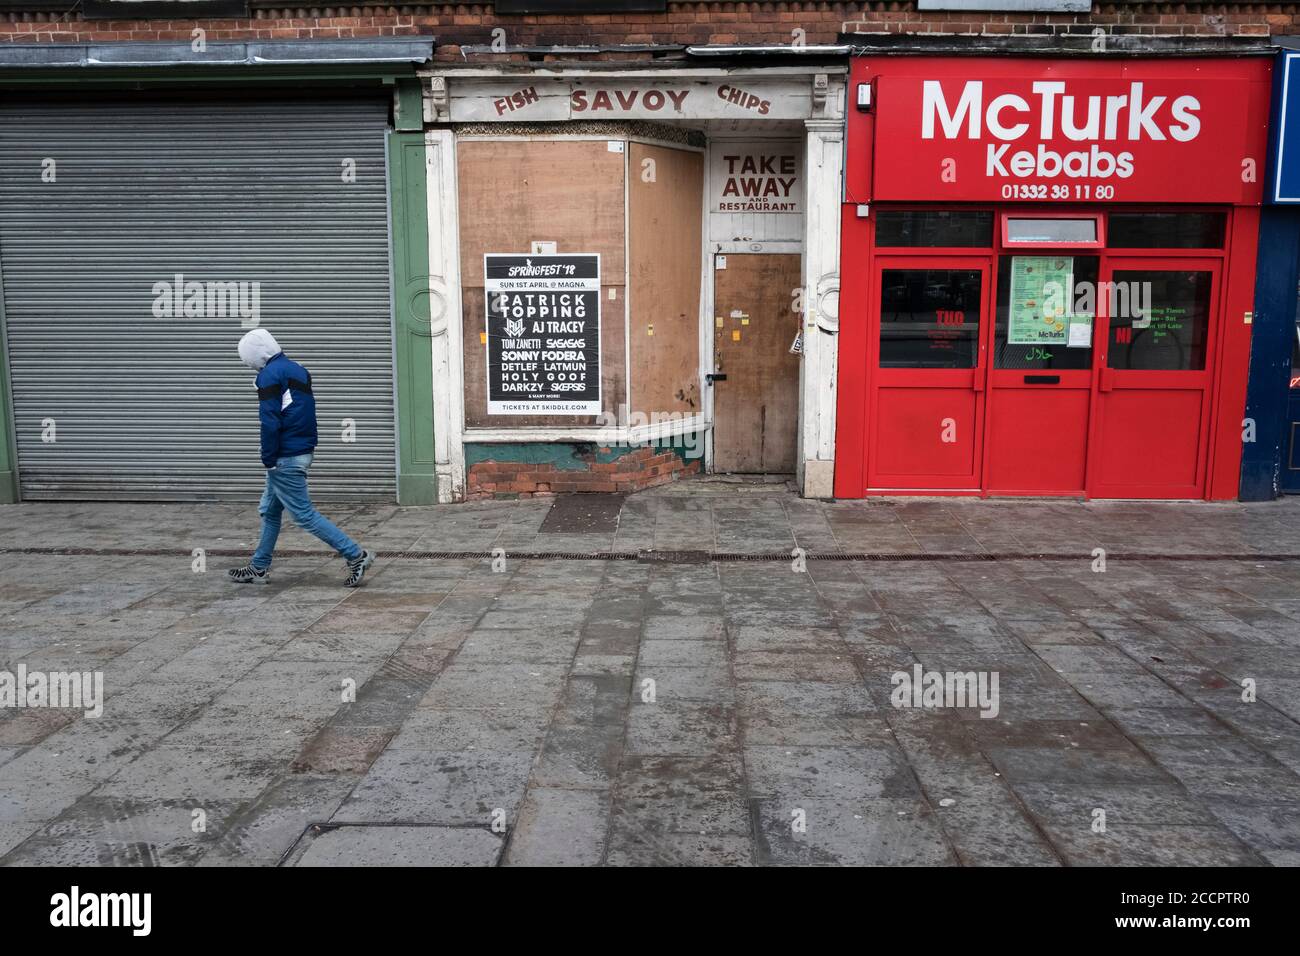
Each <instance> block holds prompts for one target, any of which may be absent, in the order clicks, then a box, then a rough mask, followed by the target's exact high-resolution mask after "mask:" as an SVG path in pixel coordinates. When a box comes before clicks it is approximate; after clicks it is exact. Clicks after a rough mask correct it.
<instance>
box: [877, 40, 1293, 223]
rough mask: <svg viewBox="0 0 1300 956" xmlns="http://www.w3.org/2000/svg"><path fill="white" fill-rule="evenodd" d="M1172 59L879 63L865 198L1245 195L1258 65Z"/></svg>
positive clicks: (1262, 89)
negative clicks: (888, 66)
mask: <svg viewBox="0 0 1300 956" xmlns="http://www.w3.org/2000/svg"><path fill="white" fill-rule="evenodd" d="M927 62H928V63H930V64H932V66H931V68H930V69H929V70H926V69H924V68H923V67H924V65H925V63H927ZM954 65H955V66H956V68H954ZM1180 67H1181V68H1180V69H1179V70H1177V71H1175V70H1172V69H1170V64H1168V63H1161V64H1151V63H1146V64H1141V63H1138V64H1126V65H1120V64H1116V63H1114V62H1111V63H1097V64H1069V65H1068V66H1054V65H1052V64H1043V63H1034V62H1032V61H1025V62H1020V63H1017V62H1014V61H1012V62H1007V61H988V60H979V61H972V60H966V61H951V60H950V61H933V60H931V61H921V64H920V66H918V67H914V68H912V69H909V70H907V71H906V72H905V73H904V74H900V73H895V72H891V71H885V70H882V71H881V75H880V76H879V77H877V79H876V89H875V96H874V100H875V103H876V106H875V117H876V121H875V154H874V160H875V161H874V180H873V195H874V198H876V199H931V200H932V199H953V200H970V201H981V202H984V201H991V200H998V201H1002V200H1013V201H1018V200H1029V201H1033V200H1046V201H1054V202H1085V203H1086V202H1091V201H1114V202H1229V203H1257V202H1259V201H1260V198H1261V195H1262V193H1261V186H1260V180H1261V178H1262V173H1263V169H1262V165H1263V162H1264V150H1265V124H1266V117H1267V113H1266V103H1267V97H1268V73H1267V69H1268V67H1267V64H1266V63H1259V62H1251V61H1245V62H1241V61H1238V62H1235V63H1225V62H1222V61H1220V62H1218V63H1215V62H1208V63H1205V64H1204V65H1201V66H1197V65H1196V64H1195V63H1191V64H1189V63H1188V62H1187V61H1184V62H1183V63H1182V64H1180ZM1220 70H1221V71H1223V72H1225V73H1226V75H1215V74H1216V72H1217V71H1220ZM864 72H865V71H864ZM862 81H864V80H859V81H858V82H862Z"/></svg>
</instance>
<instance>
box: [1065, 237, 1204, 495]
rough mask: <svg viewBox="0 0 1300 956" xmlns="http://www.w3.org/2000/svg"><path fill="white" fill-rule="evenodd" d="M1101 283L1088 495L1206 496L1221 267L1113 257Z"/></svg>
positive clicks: (1186, 261) (1185, 260) (1184, 260)
mask: <svg viewBox="0 0 1300 956" xmlns="http://www.w3.org/2000/svg"><path fill="white" fill-rule="evenodd" d="M1101 278H1102V286H1101V288H1102V289H1104V290H1105V291H1106V295H1100V294H1099V295H1098V296H1097V298H1098V299H1099V300H1100V301H1099V302H1098V306H1099V308H1098V313H1099V314H1100V316H1101V323H1100V327H1099V328H1098V329H1097V336H1098V341H1099V342H1104V343H1105V345H1104V346H1103V347H1102V348H1101V349H1099V350H1096V351H1098V355H1097V365H1098V370H1099V372H1100V376H1099V379H1098V387H1097V397H1096V411H1095V414H1094V416H1093V431H1092V436H1091V438H1090V440H1089V443H1088V459H1089V460H1088V495H1089V496H1090V497H1093V498H1203V497H1204V496H1205V474H1206V467H1207V447H1208V441H1209V432H1210V411H1211V409H1210V392H1211V383H1212V382H1213V364H1214V349H1215V340H1216V337H1217V334H1218V315H1219V311H1220V310H1219V307H1218V302H1219V262H1218V260H1215V259H1193V258H1173V257H1170V258H1164V259H1156V258H1151V259H1145V258H1143V259H1137V258H1134V259H1123V258H1108V259H1107V260H1105V262H1103V265H1102V276H1101Z"/></svg>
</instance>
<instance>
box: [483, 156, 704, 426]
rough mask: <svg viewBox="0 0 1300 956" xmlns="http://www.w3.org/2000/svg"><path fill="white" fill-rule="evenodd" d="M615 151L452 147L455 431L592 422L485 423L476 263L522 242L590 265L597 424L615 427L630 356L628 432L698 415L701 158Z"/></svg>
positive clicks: (563, 418)
mask: <svg viewBox="0 0 1300 956" xmlns="http://www.w3.org/2000/svg"><path fill="white" fill-rule="evenodd" d="M620 145H621V146H622V150H621V151H614V150H611V149H610V143H609V142H608V141H606V140H598V141H586V140H462V141H461V142H460V143H459V144H458V146H457V155H458V170H459V182H460V231H461V276H462V289H463V296H462V298H463V304H464V331H465V334H464V348H465V355H464V369H465V424H466V425H467V426H468V427H471V428H475V427H490V428H514V427H522V426H537V425H547V426H583V425H597V424H601V422H600V421H599V419H597V417H596V416H594V415H572V414H566V415H558V414H547V415H540V414H539V415H519V414H510V415H502V414H489V413H488V407H489V406H488V374H489V372H488V362H487V354H486V353H487V348H486V340H485V338H484V336H485V334H486V329H485V313H486V308H487V300H486V294H485V291H484V271H483V256H484V254H491V253H498V254H499V253H516V254H528V253H529V252H530V249H531V244H532V243H533V242H535V241H537V242H553V243H555V251H556V253H558V254H559V255H560V256H563V255H565V254H566V253H567V254H576V253H596V254H598V255H599V256H600V274H601V291H600V305H601V312H600V381H601V388H600V400H601V408H602V410H603V412H604V413H605V414H607V415H610V416H617V415H619V412H620V406H627V405H628V404H629V394H628V393H629V387H628V369H627V362H626V359H627V357H628V354H629V352H630V356H631V364H632V371H631V388H630V392H631V398H630V403H631V408H630V411H631V412H632V413H639V414H640V415H643V416H645V418H644V419H634V423H638V422H639V421H649V420H653V419H654V418H655V417H656V416H663V415H664V414H665V413H668V414H676V415H678V416H681V417H689V416H692V415H695V414H698V412H699V405H700V396H699V302H700V282H701V277H700V262H701V248H700V241H701V217H702V195H703V178H702V177H703V162H702V158H701V154H699V153H697V152H692V151H687V150H678V149H668V148H664V147H659V146H649V145H646V144H642V143H626V144H622V143H620ZM647 161H649V162H647ZM625 203H626V205H625ZM625 209H626V210H627V218H628V219H630V223H631V226H630V230H629V229H628V226H627V220H626V219H625ZM629 231H630V235H629ZM626 247H630V254H631V260H632V264H631V269H630V270H629V268H628V265H627V262H626V260H625V248H626ZM627 282H630V289H629V288H626V287H625V283H627ZM611 291H612V293H613V295H614V298H613V299H611V298H610V294H611ZM629 293H630V308H631V309H632V316H631V322H630V325H631V330H632V339H631V341H630V342H629V341H628V340H627V331H628V327H629V321H628V314H627V309H628V307H629ZM494 322H495V320H494ZM494 374H498V375H499V374H503V373H501V372H496V373H494ZM498 407H500V406H498Z"/></svg>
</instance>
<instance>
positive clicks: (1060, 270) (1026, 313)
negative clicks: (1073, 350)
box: [1007, 256, 1074, 345]
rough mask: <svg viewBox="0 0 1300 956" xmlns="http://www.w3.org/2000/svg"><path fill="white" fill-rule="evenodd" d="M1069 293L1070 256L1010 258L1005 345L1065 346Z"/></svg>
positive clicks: (1068, 324)
mask: <svg viewBox="0 0 1300 956" xmlns="http://www.w3.org/2000/svg"><path fill="white" fill-rule="evenodd" d="M1073 292H1074V258H1073V257H1072V256H1012V257H1011V309H1010V314H1009V315H1008V317H1007V344H1009V345H1066V344H1068V342H1069V336H1070V331H1069V328H1070V296H1071V295H1072V294H1073Z"/></svg>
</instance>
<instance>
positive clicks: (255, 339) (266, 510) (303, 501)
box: [228, 329, 375, 588]
mask: <svg viewBox="0 0 1300 956" xmlns="http://www.w3.org/2000/svg"><path fill="white" fill-rule="evenodd" d="M239 357H240V359H242V360H243V362H244V364H245V365H247V366H248V367H249V368H251V369H253V370H255V371H256V372H257V398H258V417H259V418H260V419H261V422H262V464H263V465H265V466H266V469H267V470H266V491H264V492H263V493H262V503H261V505H259V507H258V509H257V510H258V513H259V514H260V515H261V516H262V539H261V540H260V541H259V542H258V544H257V550H256V551H255V552H253V560H252V561H251V562H250V563H249V564H247V565H246V566H244V567H242V568H232V569H231V570H230V571H229V572H228V573H229V575H230V580H232V581H234V582H236V583H238V584H249V583H252V582H258V583H263V582H265V581H267V580H268V579H269V578H270V576H271V575H270V571H269V569H270V567H271V555H272V553H273V552H274V551H275V541H276V538H278V537H279V536H280V519H281V517H282V516H283V514H284V512H285V509H286V508H287V509H288V510H289V514H291V515H293V520H294V521H296V522H297V523H298V527H300V528H302V529H303V530H304V531H310V532H311V533H312V534H314V535H315V536H316V537H318V538H320V539H321V540H322V541H324V542H325V543H326V544H328V545H329V546H330V547H331V548H333V549H334V550H335V551H337V552H338V553H339V554H340V555H342V556H343V559H344V560H345V561H347V563H348V576H347V579H346V580H345V581H344V582H343V583H344V585H346V586H347V587H350V588H354V587H356V586H357V585H359V584H360V583H361V579H362V578H364V577H365V574H366V569H367V568H369V567H370V565H371V564H372V563H374V560H375V555H374V553H373V552H371V551H366V550H363V549H362V548H361V547H360V546H359V545H358V544H357V543H356V542H355V541H353V540H352V539H351V538H349V537H348V536H347V535H346V534H344V533H343V532H342V531H340V530H339V529H338V528H337V527H336V526H335V525H334V524H333V523H331V522H330V520H329V519H328V518H326V517H325V516H324V515H322V514H321V513H320V512H319V511H317V510H316V506H315V505H313V504H312V503H311V495H310V494H309V493H308V491H307V469H308V467H309V466H310V465H311V459H312V452H313V451H315V449H316V399H315V398H314V397H313V396H312V393H311V375H310V373H308V371H307V370H306V369H305V368H303V367H302V366H301V365H299V364H298V363H297V362H292V361H290V360H289V358H288V356H286V355H285V354H284V352H282V351H280V346H279V345H278V344H277V343H276V341H275V338H274V337H273V336H272V335H271V333H270V332H268V331H267V330H266V329H253V331H251V332H249V333H248V334H247V335H245V336H244V337H243V338H242V339H240V340H239Z"/></svg>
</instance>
